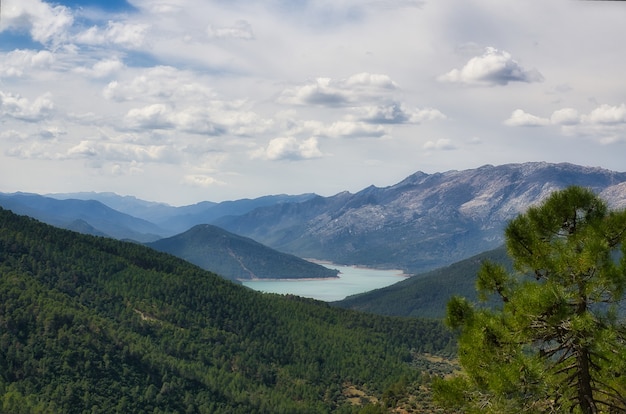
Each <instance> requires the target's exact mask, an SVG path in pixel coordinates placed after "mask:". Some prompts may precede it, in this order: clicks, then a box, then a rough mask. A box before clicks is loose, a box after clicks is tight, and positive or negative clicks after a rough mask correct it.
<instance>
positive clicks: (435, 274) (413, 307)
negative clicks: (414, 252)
mask: <svg viewBox="0 0 626 414" xmlns="http://www.w3.org/2000/svg"><path fill="white" fill-rule="evenodd" d="M486 260H489V261H492V262H495V263H501V264H503V265H505V266H507V267H510V266H511V259H510V258H509V257H508V255H507V253H506V249H505V248H504V246H502V247H499V248H497V249H494V250H490V251H487V252H484V253H481V254H478V255H476V256H472V257H470V258H469V259H465V260H461V261H460V262H456V263H454V264H451V265H450V266H445V267H441V268H438V269H435V270H431V271H429V272H425V273H421V274H418V275H415V276H413V277H410V278H407V279H405V280H403V281H401V282H398V283H394V284H393V285H391V286H387V287H384V288H381V289H376V290H372V291H369V292H365V293H360V294H358V295H353V296H349V297H347V298H345V299H343V300H341V301H337V302H334V303H333V305H335V306H339V307H341V308H346V309H354V310H359V311H363V312H371V313H376V314H378V315H390V316H414V317H426V318H444V317H445V316H446V305H447V304H448V302H449V301H450V299H452V297H453V296H455V295H457V296H459V295H460V296H463V297H466V298H468V299H469V300H471V301H477V300H478V295H477V293H476V275H477V274H478V271H479V269H480V267H481V265H482V264H483V263H484V262H485V261H486Z"/></svg>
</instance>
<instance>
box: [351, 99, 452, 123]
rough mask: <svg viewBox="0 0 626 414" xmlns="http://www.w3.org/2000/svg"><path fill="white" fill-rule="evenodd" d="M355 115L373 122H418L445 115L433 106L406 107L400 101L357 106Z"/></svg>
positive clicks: (437, 118) (438, 118) (440, 118)
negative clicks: (421, 107)
mask: <svg viewBox="0 0 626 414" xmlns="http://www.w3.org/2000/svg"><path fill="white" fill-rule="evenodd" d="M357 114H358V115H357V117H358V118H359V119H361V120H363V121H365V122H369V123H373V124H407V123H410V124H419V123H422V122H426V121H434V120H442V119H446V116H445V115H444V114H443V113H442V112H441V111H439V110H438V109H434V108H424V109H419V108H407V107H406V105H404V104H402V103H397V102H392V103H389V104H385V105H378V106H364V107H362V108H358V111H357Z"/></svg>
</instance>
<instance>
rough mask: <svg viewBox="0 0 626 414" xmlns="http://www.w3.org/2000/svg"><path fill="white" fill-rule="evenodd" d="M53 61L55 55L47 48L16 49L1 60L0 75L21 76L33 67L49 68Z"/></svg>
mask: <svg viewBox="0 0 626 414" xmlns="http://www.w3.org/2000/svg"><path fill="white" fill-rule="evenodd" d="M53 62H54V55H53V54H52V53H50V52H49V51H47V50H39V51H34V50H24V49H16V50H14V51H12V52H9V53H7V54H6V55H5V56H4V58H3V59H2V60H1V61H0V77H20V76H23V75H24V73H25V72H28V71H30V70H31V69H42V68H48V67H50V66H51V65H52V63H53Z"/></svg>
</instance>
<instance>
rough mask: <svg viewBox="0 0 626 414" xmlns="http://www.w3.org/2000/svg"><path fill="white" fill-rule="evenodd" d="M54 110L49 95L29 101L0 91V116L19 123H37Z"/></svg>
mask: <svg viewBox="0 0 626 414" xmlns="http://www.w3.org/2000/svg"><path fill="white" fill-rule="evenodd" d="M53 110H54V102H53V101H52V96H51V95H50V94H49V93H45V94H43V95H41V96H38V97H37V98H35V100H34V101H32V102H31V101H30V100H28V99H26V98H24V97H22V96H20V95H15V94H12V93H6V92H2V91H0V115H3V116H9V117H11V118H15V119H19V120H21V121H28V122H37V121H40V120H42V119H45V118H47V117H49V116H50V115H51V114H52V112H53Z"/></svg>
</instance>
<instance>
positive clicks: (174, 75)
mask: <svg viewBox="0 0 626 414" xmlns="http://www.w3.org/2000/svg"><path fill="white" fill-rule="evenodd" d="M103 95H104V97H105V98H106V99H111V100H114V101H118V102H121V101H134V100H146V99H148V98H149V99H168V100H173V101H180V100H197V101H204V100H206V99H214V98H215V94H214V93H213V91H212V89H211V88H210V87H209V86H208V85H207V84H206V82H202V81H201V80H200V79H199V76H198V75H197V74H195V73H193V72H191V71H188V70H180V69H177V68H174V67H172V66H155V67H152V68H149V69H146V70H144V71H142V72H141V73H140V74H138V75H137V76H134V77H133V78H132V79H131V80H129V81H119V80H115V81H112V82H110V83H109V84H108V85H107V86H106V87H105V89H104V91H103Z"/></svg>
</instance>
